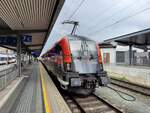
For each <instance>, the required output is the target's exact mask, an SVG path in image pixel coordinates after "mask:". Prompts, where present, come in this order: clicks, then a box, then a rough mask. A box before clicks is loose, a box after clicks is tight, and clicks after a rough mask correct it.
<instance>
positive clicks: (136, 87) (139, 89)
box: [111, 78, 150, 96]
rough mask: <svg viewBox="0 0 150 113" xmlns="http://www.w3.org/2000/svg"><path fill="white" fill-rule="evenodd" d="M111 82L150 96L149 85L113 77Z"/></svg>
mask: <svg viewBox="0 0 150 113" xmlns="http://www.w3.org/2000/svg"><path fill="white" fill-rule="evenodd" d="M111 84H113V85H116V86H119V87H122V88H125V89H128V90H131V91H134V92H137V93H141V94H143V95H147V96H150V88H148V87H144V86H141V85H137V84H134V83H131V82H126V81H122V80H118V79H113V78H111Z"/></svg>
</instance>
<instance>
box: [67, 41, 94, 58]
mask: <svg viewBox="0 0 150 113" xmlns="http://www.w3.org/2000/svg"><path fill="white" fill-rule="evenodd" d="M70 48H71V53H72V57H74V58H78V59H84V58H90V59H95V57H96V56H97V52H96V45H95V43H94V42H93V41H87V40H70Z"/></svg>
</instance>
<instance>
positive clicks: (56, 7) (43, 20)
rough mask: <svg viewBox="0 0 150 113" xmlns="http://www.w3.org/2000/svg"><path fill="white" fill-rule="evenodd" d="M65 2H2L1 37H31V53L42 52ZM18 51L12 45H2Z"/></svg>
mask: <svg viewBox="0 0 150 113" xmlns="http://www.w3.org/2000/svg"><path fill="white" fill-rule="evenodd" d="M64 1H65V0H1V1H0V7H1V8H0V36H10V37H11V36H16V37H18V36H21V35H29V36H31V37H32V41H31V42H25V43H24V46H25V47H24V48H26V49H28V50H29V51H31V52H32V51H42V49H43V47H44V45H45V42H46V40H47V38H48V36H49V34H50V32H51V30H52V28H53V25H54V23H55V21H56V19H57V17H58V14H59V12H60V10H61V8H62V6H63V4H64ZM2 46H5V47H7V48H10V49H16V48H14V46H11V45H2Z"/></svg>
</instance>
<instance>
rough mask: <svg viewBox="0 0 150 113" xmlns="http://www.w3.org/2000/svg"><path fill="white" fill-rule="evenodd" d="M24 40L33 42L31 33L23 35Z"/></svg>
mask: <svg viewBox="0 0 150 113" xmlns="http://www.w3.org/2000/svg"><path fill="white" fill-rule="evenodd" d="M22 42H32V36H31V35H22Z"/></svg>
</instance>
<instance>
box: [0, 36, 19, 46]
mask: <svg viewBox="0 0 150 113" xmlns="http://www.w3.org/2000/svg"><path fill="white" fill-rule="evenodd" d="M16 43H17V40H16V37H12V36H7V37H6V36H5V37H4V36H1V37H0V45H12V46H14V45H16Z"/></svg>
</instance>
